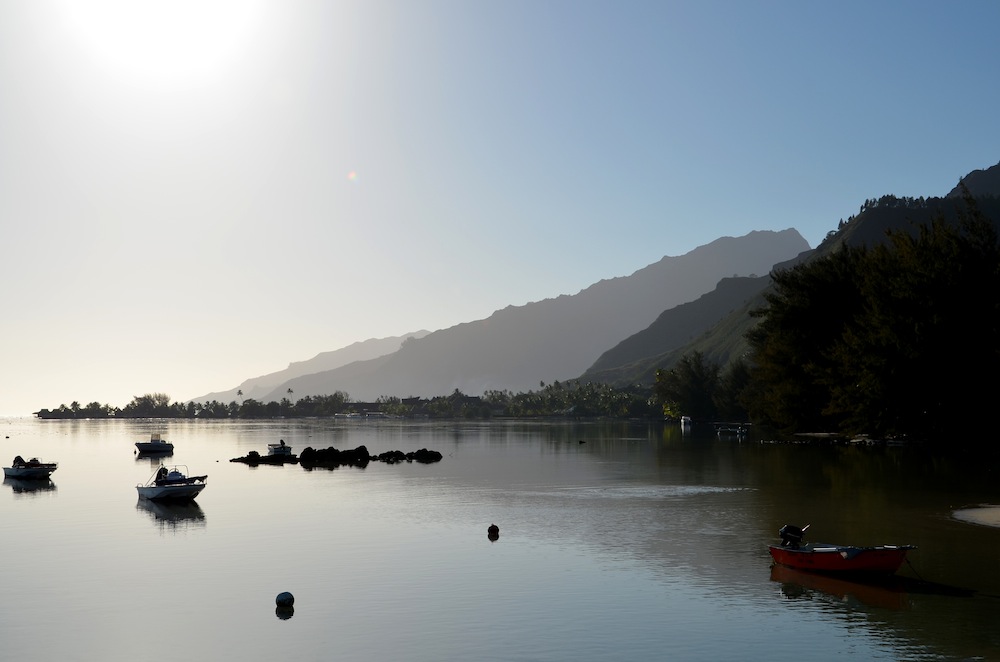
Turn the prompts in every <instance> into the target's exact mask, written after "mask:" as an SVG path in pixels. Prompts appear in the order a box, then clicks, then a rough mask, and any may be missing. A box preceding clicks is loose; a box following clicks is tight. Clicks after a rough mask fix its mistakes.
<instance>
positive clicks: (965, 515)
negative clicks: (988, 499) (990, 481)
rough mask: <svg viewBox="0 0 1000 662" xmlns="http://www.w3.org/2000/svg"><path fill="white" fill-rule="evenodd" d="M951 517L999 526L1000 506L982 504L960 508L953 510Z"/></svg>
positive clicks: (972, 522) (983, 524) (971, 522)
mask: <svg viewBox="0 0 1000 662" xmlns="http://www.w3.org/2000/svg"><path fill="white" fill-rule="evenodd" d="M952 517H954V518H955V519H957V520H959V521H961V522H967V523H969V524H980V525H982V526H994V527H1000V506H995V505H992V504H983V505H981V506H975V507H973V508H961V509H959V510H956V511H954V512H953V513H952Z"/></svg>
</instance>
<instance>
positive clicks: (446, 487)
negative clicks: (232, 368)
mask: <svg viewBox="0 0 1000 662" xmlns="http://www.w3.org/2000/svg"><path fill="white" fill-rule="evenodd" d="M2 425H3V427H2V429H3V435H0V442H2V444H3V448H2V449H0V459H2V461H3V463H4V464H5V465H7V466H9V464H8V463H9V462H10V460H11V459H12V458H13V457H14V455H17V454H20V455H22V456H24V457H25V458H27V457H30V456H38V457H41V458H42V459H43V460H47V461H57V462H59V469H58V470H57V471H56V472H55V473H54V474H53V475H52V480H51V482H42V483H41V484H36V485H30V484H26V483H23V482H18V481H11V480H9V479H8V480H5V481H4V485H3V488H2V490H0V518H2V522H3V535H2V536H0V558H2V560H3V565H2V568H0V586H2V589H3V598H2V601H0V658H2V659H9V660H110V661H116V660H133V661H134V660H168V659H184V660H186V661H187V662H195V661H200V660H249V661H256V660H346V661H355V660H357V661H361V660H365V661H368V660H397V661H408V660H413V661H431V660H433V661H442V660H463V661H468V660H532V661H567V662H568V661H573V662H580V661H581V660H616V661H617V660H654V659H656V660H659V659H677V660H735V659H745V660H765V659H766V660H769V661H774V660H778V661H781V660H800V659H803V658H807V659H811V660H839V659H841V658H843V657H844V656H845V655H846V656H851V657H853V658H856V659H881V660H904V659H906V660H910V659H912V660H924V659H927V660H931V659H933V660H952V659H955V660H958V659H1000V625H998V624H1000V529H995V528H990V527H986V526H979V525H975V524H969V523H966V522H962V521H959V520H957V519H955V518H954V517H953V516H952V513H953V511H954V510H955V509H956V508H961V507H965V506H971V505H978V504H985V503H992V504H997V503H1000V480H997V476H996V472H995V471H994V470H993V469H992V467H991V466H989V465H985V464H982V463H969V464H968V465H967V464H964V463H961V462H958V461H956V460H940V459H934V458H931V457H929V456H927V455H926V454H925V453H924V452H922V451H920V450H917V449H906V448H874V449H872V448H845V447H836V448H829V447H815V446H807V445H791V444H770V443H758V442H756V441H753V440H751V441H747V442H743V443H740V442H738V441H736V440H726V439H717V438H714V437H713V438H705V439H698V438H691V437H684V436H682V435H681V434H680V431H679V430H678V429H676V428H672V427H665V426H662V425H659V424H646V423H633V424H627V423H564V422H555V423H537V422H516V421H515V422H488V423H477V422H447V423H441V422H432V421H424V422H412V421H393V420H368V421H354V420H343V421H342V420H279V421H266V422H252V421H251V422H246V421H242V422H225V421H37V420H33V419H4V420H3V421H2ZM151 432H160V433H162V434H163V436H164V437H165V438H166V439H168V440H170V441H172V442H174V444H175V446H176V448H175V451H174V453H173V455H172V456H170V457H168V458H166V459H165V462H167V463H169V464H182V465H186V466H187V467H188V469H189V470H190V472H191V473H193V474H208V477H209V478H208V487H207V488H206V490H205V491H204V492H203V493H202V494H201V496H199V497H198V500H197V502H196V504H195V505H191V506H187V507H167V506H153V505H150V504H149V503H147V502H142V501H140V500H139V499H138V498H137V495H136V490H135V485H136V484H137V483H139V482H142V481H144V480H146V479H147V478H148V477H149V476H150V474H152V473H153V471H154V470H155V469H156V467H157V466H158V464H159V460H157V459H153V460H151V459H149V458H143V457H137V456H136V455H135V454H134V452H133V451H134V446H133V444H134V442H135V441H138V440H141V439H147V438H148V437H149V434H150V433H151ZM278 439H284V440H285V441H286V443H288V444H290V445H291V446H292V447H293V450H294V451H295V452H296V453H298V452H300V451H301V450H302V449H304V448H305V447H307V446H312V447H313V448H317V449H319V448H328V447H330V446H333V447H336V448H339V449H347V448H355V447H357V446H360V445H362V444H363V445H365V446H367V448H368V449H369V451H370V452H371V453H373V454H376V453H381V452H384V451H389V450H403V451H412V450H417V449H419V448H428V449H431V450H437V451H440V452H441V453H442V454H443V456H444V458H443V460H442V461H441V462H439V463H436V464H429V465H423V464H416V463H402V464H395V465H388V464H383V463H378V462H373V463H371V464H369V465H368V466H367V467H366V468H364V469H357V468H347V467H342V468H339V469H335V470H326V469H322V470H311V471H307V470H305V469H303V468H302V467H300V466H298V465H285V466H259V467H256V468H252V467H248V466H246V465H244V464H239V463H232V462H229V459H230V458H234V457H238V456H244V455H246V454H247V453H248V452H249V451H251V450H257V451H259V452H261V453H262V454H263V453H264V452H265V451H266V444H267V443H269V442H275V441H277V440H278ZM4 454H6V456H4ZM7 456H9V457H7ZM492 523H495V524H497V526H499V527H500V537H499V539H498V540H497V541H495V542H491V541H490V540H489V539H488V538H487V527H489V525H490V524H492ZM785 523H792V524H798V525H804V524H807V523H808V524H811V525H812V526H811V528H810V529H809V536H808V537H809V539H811V540H817V541H827V542H843V543H854V544H881V543H900V544H915V545H918V549H917V550H915V551H914V552H912V553H911V557H910V561H911V563H910V564H908V565H904V567H903V568H902V569H901V570H900V573H899V575H901V576H902V577H904V578H908V579H909V580H910V581H909V582H908V583H905V584H902V585H901V586H892V587H883V586H871V585H864V584H857V583H851V582H843V581H835V580H829V579H823V578H819V577H813V576H809V575H803V574H801V573H794V572H790V571H781V570H780V569H775V568H772V567H771V562H770V557H769V556H768V553H767V545H768V544H769V543H771V542H773V541H775V539H776V532H777V529H778V528H779V527H780V526H781V525H782V524H785ZM918 580H923V581H922V582H921V581H918ZM958 589H961V590H958ZM283 591H289V592H291V593H292V594H293V595H294V596H295V605H294V612H293V613H292V614H288V613H281V612H280V611H279V610H277V609H276V607H275V597H276V596H277V595H278V594H279V593H281V592H283Z"/></svg>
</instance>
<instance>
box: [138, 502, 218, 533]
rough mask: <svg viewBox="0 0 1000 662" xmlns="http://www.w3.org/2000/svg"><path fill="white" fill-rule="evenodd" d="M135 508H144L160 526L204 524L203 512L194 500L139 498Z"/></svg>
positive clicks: (181, 526)
mask: <svg viewBox="0 0 1000 662" xmlns="http://www.w3.org/2000/svg"><path fill="white" fill-rule="evenodd" d="M135 507H136V510H144V511H146V512H147V513H149V514H150V515H151V516H152V517H153V520H154V521H155V522H156V523H157V524H158V525H160V526H161V527H169V528H189V527H201V526H205V524H206V521H205V512H204V511H203V510H202V509H201V506H199V505H198V503H197V502H195V501H154V500H151V499H142V498H140V499H139V500H138V501H137V502H136V505H135Z"/></svg>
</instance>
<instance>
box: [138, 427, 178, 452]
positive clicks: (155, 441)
mask: <svg viewBox="0 0 1000 662" xmlns="http://www.w3.org/2000/svg"><path fill="white" fill-rule="evenodd" d="M135 447H136V448H137V449H138V450H139V452H140V453H146V454H149V455H152V454H153V453H173V452H174V445H173V444H172V443H170V442H169V441H167V440H166V439H163V438H161V437H160V435H159V434H158V433H156V432H154V433H153V434H151V435H149V441H137V442H135Z"/></svg>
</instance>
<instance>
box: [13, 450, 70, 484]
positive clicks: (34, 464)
mask: <svg viewBox="0 0 1000 662" xmlns="http://www.w3.org/2000/svg"><path fill="white" fill-rule="evenodd" d="M58 468H59V464H58V463H56V462H42V461H41V460H39V459H38V458H37V457H33V458H31V459H30V460H25V459H24V458H23V457H21V456H20V455H17V456H15V457H14V461H13V462H11V465H10V466H9V467H4V468H3V475H4V476H6V477H8V478H31V479H38V478H48V477H49V476H50V475H51V474H52V472H53V471H55V470H56V469H58Z"/></svg>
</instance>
